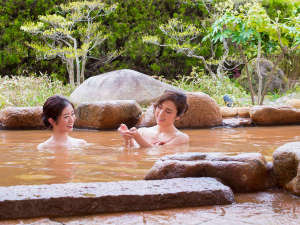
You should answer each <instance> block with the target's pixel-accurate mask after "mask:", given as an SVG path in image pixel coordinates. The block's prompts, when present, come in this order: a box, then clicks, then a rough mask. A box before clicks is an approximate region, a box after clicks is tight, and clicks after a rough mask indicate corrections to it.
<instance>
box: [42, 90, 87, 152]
mask: <svg viewBox="0 0 300 225" xmlns="http://www.w3.org/2000/svg"><path fill="white" fill-rule="evenodd" d="M42 119H43V122H44V124H45V126H46V127H47V128H50V129H52V136H51V137H50V138H49V139H48V140H47V141H45V142H43V143H41V144H39V145H38V149H42V148H57V147H67V148H70V147H78V146H81V145H85V144H86V141H84V140H82V139H76V138H72V137H70V136H69V132H71V131H72V130H73V125H74V122H75V119H76V117H75V113H74V106H73V104H72V103H71V102H70V101H69V100H68V99H66V98H64V97H62V96H59V95H54V96H51V97H49V98H48V99H47V101H46V102H45V103H44V106H43V115H42Z"/></svg>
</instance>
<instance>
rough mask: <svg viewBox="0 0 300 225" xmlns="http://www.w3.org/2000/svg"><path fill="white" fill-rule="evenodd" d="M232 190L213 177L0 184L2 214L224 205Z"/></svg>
mask: <svg viewBox="0 0 300 225" xmlns="http://www.w3.org/2000/svg"><path fill="white" fill-rule="evenodd" d="M233 202H234V196H233V192H232V190H231V189H230V188H229V187H227V186H225V185H223V184H222V183H221V182H219V181H217V180H216V179H215V178H208V177H201V178H175V179H167V180H148V181H146V180H138V181H119V182H98V183H67V184H51V185H28V186H8V187H0V219H1V220H4V219H18V218H33V217H62V216H80V215H88V214H96V213H111V212H122V211H140V210H142V211H145V210H154V209H166V208H176V207H189V206H204V205H223V204H231V203H233Z"/></svg>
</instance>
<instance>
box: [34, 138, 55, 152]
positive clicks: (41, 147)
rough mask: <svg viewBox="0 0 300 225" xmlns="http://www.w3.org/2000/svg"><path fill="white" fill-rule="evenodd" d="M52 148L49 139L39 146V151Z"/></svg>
mask: <svg viewBox="0 0 300 225" xmlns="http://www.w3.org/2000/svg"><path fill="white" fill-rule="evenodd" d="M51 146H52V145H51V140H50V139H48V140H46V141H44V142H42V143H40V144H39V145H38V146H37V149H38V150H41V149H45V148H49V147H51Z"/></svg>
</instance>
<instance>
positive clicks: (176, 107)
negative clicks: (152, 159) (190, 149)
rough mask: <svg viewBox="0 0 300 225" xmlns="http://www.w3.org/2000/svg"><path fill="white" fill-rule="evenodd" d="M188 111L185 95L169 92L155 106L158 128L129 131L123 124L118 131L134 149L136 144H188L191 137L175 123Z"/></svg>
mask: <svg viewBox="0 0 300 225" xmlns="http://www.w3.org/2000/svg"><path fill="white" fill-rule="evenodd" d="M187 109H188V104H187V98H186V95H185V94H183V93H181V92H177V91H170V90H167V91H165V92H164V93H163V95H162V96H161V97H160V98H159V99H158V100H157V101H156V103H155V104H154V115H155V120H156V123H157V125H156V126H154V127H150V128H140V129H136V128H135V127H133V128H131V129H130V130H129V129H128V128H127V126H126V125H125V124H121V126H120V127H119V129H118V131H119V132H120V133H121V135H122V137H123V139H124V141H125V145H126V146H127V147H133V146H134V144H135V143H134V142H136V143H137V144H138V145H139V146H140V147H153V146H159V145H180V144H186V143H188V142H189V136H188V135H187V134H184V133H182V132H181V131H179V130H178V129H176V127H175V125H174V122H175V121H176V120H178V119H180V117H181V116H182V115H183V114H184V113H185V112H186V111H187Z"/></svg>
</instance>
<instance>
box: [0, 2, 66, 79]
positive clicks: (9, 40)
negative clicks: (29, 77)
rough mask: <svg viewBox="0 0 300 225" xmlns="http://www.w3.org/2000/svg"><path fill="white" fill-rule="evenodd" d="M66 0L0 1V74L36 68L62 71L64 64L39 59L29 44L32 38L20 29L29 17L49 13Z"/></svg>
mask: <svg viewBox="0 0 300 225" xmlns="http://www.w3.org/2000/svg"><path fill="white" fill-rule="evenodd" d="M64 1H65V0H53V1H48V0H39V1H34V0H3V1H1V2H0V74H3V75H11V74H24V73H30V72H33V71H48V72H49V73H51V72H52V71H60V72H61V73H65V71H64V70H62V71H61V70H60V67H61V64H60V63H59V62H58V61H56V60H54V61H52V62H51V63H47V64H45V63H43V62H36V59H35V55H34V52H33V50H32V49H29V48H28V47H27V46H26V42H27V41H29V40H30V39H31V38H30V37H29V36H28V35H27V34H25V33H24V32H23V31H21V30H20V27H21V25H22V24H23V23H24V22H25V21H26V20H35V19H36V18H37V16H38V15H40V14H43V13H45V12H50V11H51V10H52V8H53V7H54V6H55V5H57V4H60V3H62V2H64Z"/></svg>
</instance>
